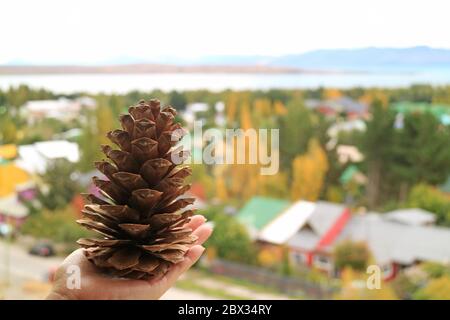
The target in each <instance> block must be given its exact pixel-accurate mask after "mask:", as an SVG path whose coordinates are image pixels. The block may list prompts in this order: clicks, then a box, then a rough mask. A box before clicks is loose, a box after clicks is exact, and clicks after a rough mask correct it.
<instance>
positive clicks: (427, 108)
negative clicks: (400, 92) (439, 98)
mask: <svg viewBox="0 0 450 320" xmlns="http://www.w3.org/2000/svg"><path fill="white" fill-rule="evenodd" d="M391 108H392V109H393V110H395V112H397V113H398V114H402V115H404V114H408V113H423V112H430V113H431V114H433V115H434V116H435V117H436V118H437V119H438V120H439V121H440V122H441V123H442V124H443V125H450V105H445V104H436V103H433V104H431V103H422V102H409V101H404V102H398V103H395V104H393V105H392V106H391Z"/></svg>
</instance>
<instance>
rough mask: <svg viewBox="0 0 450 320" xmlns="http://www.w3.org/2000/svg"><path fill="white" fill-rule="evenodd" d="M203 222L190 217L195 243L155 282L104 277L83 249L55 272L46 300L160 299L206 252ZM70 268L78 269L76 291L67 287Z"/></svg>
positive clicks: (207, 232)
mask: <svg viewBox="0 0 450 320" xmlns="http://www.w3.org/2000/svg"><path fill="white" fill-rule="evenodd" d="M205 222H206V219H205V218H204V217H203V216H201V215H196V216H194V217H192V219H191V221H190V222H189V223H188V224H187V227H188V228H191V229H192V230H193V234H195V235H196V236H197V237H198V240H197V241H196V243H195V244H194V245H193V246H192V247H191V248H190V249H189V250H188V252H187V253H186V255H185V258H184V260H183V261H181V262H180V263H177V264H174V265H172V266H171V267H170V268H169V271H168V272H167V273H166V274H165V275H164V276H163V277H160V278H157V279H151V280H133V279H119V278H113V277H111V276H108V275H105V274H103V273H102V272H101V270H99V269H98V268H97V267H96V266H95V265H94V264H92V263H91V262H89V260H88V259H87V258H86V257H85V255H84V253H83V249H78V250H76V251H74V252H72V253H71V254H70V255H69V256H68V257H67V258H66V259H65V260H64V261H63V263H62V264H61V266H60V267H59V268H58V270H57V271H56V273H55V281H54V285H53V288H52V291H51V292H50V294H49V295H48V297H47V299H54V300H57V299H87V300H91V299H92V300H94V299H96V300H114V299H120V300H122V299H123V300H126V299H142V300H143V299H149V300H150V299H159V298H160V297H161V296H162V295H163V294H164V293H165V292H166V291H167V290H168V289H169V288H171V287H172V286H173V285H174V284H175V281H176V280H177V279H178V278H179V277H180V276H181V275H182V274H183V273H184V272H186V271H187V270H188V269H189V268H190V267H192V265H193V264H194V263H195V262H196V261H197V260H198V259H199V258H200V256H201V255H202V253H203V251H204V250H205V248H204V247H203V246H202V244H203V243H204V242H205V241H206V240H207V239H208V238H209V236H210V235H211V233H212V228H211V227H210V226H208V225H205V224H204V223H205ZM71 266H77V267H79V269H80V273H81V285H80V288H79V289H76V288H74V289H69V288H68V286H67V278H68V277H69V274H68V273H67V270H68V268H69V267H71Z"/></svg>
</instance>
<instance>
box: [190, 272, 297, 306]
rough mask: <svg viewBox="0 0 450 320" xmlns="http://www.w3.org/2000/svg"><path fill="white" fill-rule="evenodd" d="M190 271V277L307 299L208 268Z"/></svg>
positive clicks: (256, 291) (258, 291)
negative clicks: (220, 273) (211, 270)
mask: <svg viewBox="0 0 450 320" xmlns="http://www.w3.org/2000/svg"><path fill="white" fill-rule="evenodd" d="M189 273H190V279H196V278H210V279H211V280H215V281H218V282H222V283H224V284H228V285H231V286H238V287H244V288H246V289H248V290H250V291H253V292H255V293H266V294H273V295H283V296H288V297H289V298H292V299H305V296H304V295H301V294H296V295H293V294H286V293H282V292H280V291H277V290H276V289H275V288H273V287H264V286H262V285H259V284H256V283H253V282H250V281H247V280H244V279H238V278H232V277H228V276H224V275H218V274H214V273H212V272H210V271H208V270H207V269H203V268H196V269H191V270H190V271H189ZM197 286H198V285H197ZM208 289H209V288H208Z"/></svg>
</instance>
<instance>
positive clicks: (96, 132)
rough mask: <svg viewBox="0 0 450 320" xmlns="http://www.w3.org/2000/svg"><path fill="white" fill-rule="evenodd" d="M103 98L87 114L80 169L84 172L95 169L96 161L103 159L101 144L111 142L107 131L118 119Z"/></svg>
mask: <svg viewBox="0 0 450 320" xmlns="http://www.w3.org/2000/svg"><path fill="white" fill-rule="evenodd" d="M104 103H105V102H104V101H103V100H101V101H100V102H99V105H98V107H97V109H96V110H95V111H94V112H88V113H87V114H86V122H85V125H84V126H83V133H82V135H81V138H80V151H81V160H80V163H79V169H80V170H81V171H83V172H87V171H90V170H93V163H94V161H99V160H101V159H102V157H103V155H102V153H101V151H100V148H99V145H102V144H107V143H109V142H110V141H109V139H108V138H107V133H108V132H109V131H111V130H112V129H113V128H114V127H115V122H116V120H115V119H114V115H113V112H112V110H111V108H110V107H109V106H107V105H106V104H104Z"/></svg>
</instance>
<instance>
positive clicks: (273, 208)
mask: <svg viewBox="0 0 450 320" xmlns="http://www.w3.org/2000/svg"><path fill="white" fill-rule="evenodd" d="M290 204H291V203H290V202H289V201H287V200H282V199H274V198H266V197H253V198H251V199H250V200H249V201H248V202H247V203H246V204H245V205H244V206H243V207H242V209H241V210H240V211H239V212H238V214H237V216H236V217H237V219H238V221H239V222H241V223H242V224H243V225H245V226H246V227H247V229H248V230H249V231H250V234H251V235H252V236H254V235H256V232H258V231H261V230H262V229H263V228H264V227H265V226H266V225H267V224H268V223H269V222H271V221H272V220H273V219H274V218H275V217H277V216H278V215H279V214H280V213H282V212H283V211H284V210H285V209H287V208H288V207H289V206H290Z"/></svg>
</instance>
